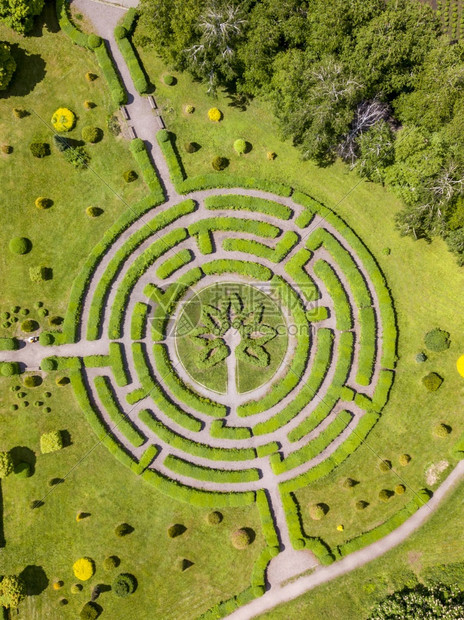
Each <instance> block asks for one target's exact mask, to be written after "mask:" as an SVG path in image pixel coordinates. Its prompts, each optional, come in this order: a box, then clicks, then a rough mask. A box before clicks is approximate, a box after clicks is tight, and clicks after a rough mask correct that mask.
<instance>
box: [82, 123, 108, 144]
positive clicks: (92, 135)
mask: <svg viewBox="0 0 464 620" xmlns="http://www.w3.org/2000/svg"><path fill="white" fill-rule="evenodd" d="M102 138H103V130H102V129H100V127H93V126H90V125H89V126H87V127H84V128H83V129H82V139H83V140H84V141H85V142H91V143H92V144H95V142H100V140H101V139H102Z"/></svg>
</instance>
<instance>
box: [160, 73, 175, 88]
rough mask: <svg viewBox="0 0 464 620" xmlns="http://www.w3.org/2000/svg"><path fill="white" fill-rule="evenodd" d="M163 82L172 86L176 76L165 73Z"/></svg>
mask: <svg viewBox="0 0 464 620" xmlns="http://www.w3.org/2000/svg"><path fill="white" fill-rule="evenodd" d="M163 82H164V83H165V84H166V85H167V86H174V84H175V83H176V82H177V80H176V78H175V77H174V76H173V75H165V76H164V78H163Z"/></svg>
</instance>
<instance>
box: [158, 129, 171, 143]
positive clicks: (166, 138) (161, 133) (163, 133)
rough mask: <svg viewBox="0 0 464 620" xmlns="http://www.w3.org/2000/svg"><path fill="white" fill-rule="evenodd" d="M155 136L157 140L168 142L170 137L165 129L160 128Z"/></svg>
mask: <svg viewBox="0 0 464 620" xmlns="http://www.w3.org/2000/svg"><path fill="white" fill-rule="evenodd" d="M156 137H157V138H158V142H169V140H170V139H171V138H170V135H169V131H168V130H167V129H160V130H159V131H158V133H157V134H156Z"/></svg>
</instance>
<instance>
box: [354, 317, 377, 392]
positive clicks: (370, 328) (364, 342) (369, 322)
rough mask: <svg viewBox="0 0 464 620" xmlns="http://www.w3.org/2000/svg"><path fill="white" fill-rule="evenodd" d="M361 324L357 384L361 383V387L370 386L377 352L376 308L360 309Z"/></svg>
mask: <svg viewBox="0 0 464 620" xmlns="http://www.w3.org/2000/svg"><path fill="white" fill-rule="evenodd" d="M359 323H360V327H361V334H360V338H359V345H360V346H359V359H358V371H357V373H356V383H359V385H370V383H371V380H372V375H373V373H374V365H375V358H376V352H377V343H376V335H377V330H376V322H375V311H374V308H360V310H359Z"/></svg>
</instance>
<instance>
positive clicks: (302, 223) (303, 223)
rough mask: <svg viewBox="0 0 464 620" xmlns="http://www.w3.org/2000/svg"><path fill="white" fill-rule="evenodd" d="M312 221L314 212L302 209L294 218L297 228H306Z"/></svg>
mask: <svg viewBox="0 0 464 620" xmlns="http://www.w3.org/2000/svg"><path fill="white" fill-rule="evenodd" d="M313 219H314V211H312V210H311V209H308V208H306V209H303V211H302V212H301V213H300V215H298V217H297V218H295V224H296V225H297V226H298V227H299V228H307V227H308V226H309V225H310V224H311V222H312V221H313Z"/></svg>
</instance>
